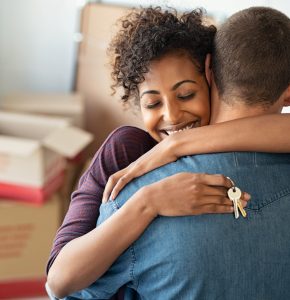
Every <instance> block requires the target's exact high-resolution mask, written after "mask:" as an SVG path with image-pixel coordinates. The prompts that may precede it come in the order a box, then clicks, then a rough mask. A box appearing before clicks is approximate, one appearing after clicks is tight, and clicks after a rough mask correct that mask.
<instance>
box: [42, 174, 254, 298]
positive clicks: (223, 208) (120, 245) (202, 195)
mask: <svg viewBox="0 0 290 300" xmlns="http://www.w3.org/2000/svg"><path fill="white" fill-rule="evenodd" d="M176 182H178V183H179V186H178V189H177V188H176ZM230 186H231V183H230V181H229V180H228V179H227V178H226V177H224V176H222V175H208V174H192V173H178V174H175V175H173V176H170V177H167V178H165V179H163V180H161V181H159V182H156V183H153V184H151V185H148V186H145V187H143V188H141V189H140V190H139V191H137V192H136V193H135V194H134V195H133V196H132V197H131V198H130V199H129V200H128V201H127V202H126V203H125V204H124V205H123V206H122V207H121V208H120V209H119V210H118V211H117V212H116V213H115V214H113V215H112V216H111V217H110V218H109V219H107V220H106V221H105V222H104V223H102V224H101V225H100V226H98V227H97V228H96V229H94V230H92V231H91V232H90V233H88V234H86V235H84V236H83V237H80V238H78V239H75V240H73V241H71V242H70V243H68V244H67V245H66V246H65V247H64V248H63V249H62V251H61V252H60V253H59V255H58V257H57V258H56V260H55V262H54V264H53V265H52V267H51V269H50V271H49V274H48V285H49V287H50V289H51V290H52V291H53V292H54V294H55V295H56V296H58V297H59V298H63V297H65V296H67V295H68V294H71V293H73V292H75V291H78V290H81V289H83V288H86V287H87V286H89V285H90V284H92V283H93V282H94V281H95V280H97V279H98V278H99V277H100V276H101V275H102V274H103V273H104V272H105V271H106V270H107V269H108V268H109V267H110V266H111V264H112V263H113V262H114V261H115V259H116V258H117V257H118V256H120V255H121V253H122V252H123V251H124V250H125V249H126V248H127V247H128V246H129V245H130V244H132V242H134V241H135V240H136V239H137V238H138V237H139V236H140V235H141V234H142V233H143V231H144V230H145V229H146V228H147V226H148V225H149V224H150V223H151V222H152V220H154V218H155V217H156V216H157V215H163V216H185V215H199V214H204V213H231V212H232V211H233V208H232V202H231V201H230V200H229V199H228V198H227V197H226V195H227V189H228V188H229V187H230ZM247 200H249V195H244V196H243V206H245V205H246V201H247Z"/></svg>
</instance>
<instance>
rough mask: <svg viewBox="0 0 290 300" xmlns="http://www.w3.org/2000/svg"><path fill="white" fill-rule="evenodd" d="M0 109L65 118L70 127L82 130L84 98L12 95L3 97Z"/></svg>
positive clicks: (50, 95)
mask: <svg viewBox="0 0 290 300" xmlns="http://www.w3.org/2000/svg"><path fill="white" fill-rule="evenodd" d="M0 109H1V110H7V111H12V112H21V113H34V114H38V115H39V114H41V115H48V116H58V117H66V118H69V119H70V122H71V124H72V125H74V126H77V127H80V128H84V114H85V113H84V109H85V107H84V98H83V96H82V95H81V94H78V93H71V94H42V93H41V94H40V93H33V94H31V93H30V94H29V93H13V94H10V95H6V96H4V97H3V98H2V99H1V101H0Z"/></svg>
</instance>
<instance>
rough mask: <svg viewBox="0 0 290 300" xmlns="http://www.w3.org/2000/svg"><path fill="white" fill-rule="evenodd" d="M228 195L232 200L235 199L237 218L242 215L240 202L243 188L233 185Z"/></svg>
mask: <svg viewBox="0 0 290 300" xmlns="http://www.w3.org/2000/svg"><path fill="white" fill-rule="evenodd" d="M228 196H229V198H230V200H232V201H233V204H234V214H235V218H236V219H237V218H238V217H239V216H240V214H239V207H238V202H239V201H240V199H241V196H242V192H241V190H240V189H239V188H238V187H236V186H233V187H231V188H230V189H229V190H228Z"/></svg>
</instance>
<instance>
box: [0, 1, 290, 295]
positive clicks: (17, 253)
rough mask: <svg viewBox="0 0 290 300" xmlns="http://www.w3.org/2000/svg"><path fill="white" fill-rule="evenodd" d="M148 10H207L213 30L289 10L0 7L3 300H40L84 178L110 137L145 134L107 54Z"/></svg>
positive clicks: (222, 5) (106, 4)
mask: <svg viewBox="0 0 290 300" xmlns="http://www.w3.org/2000/svg"><path fill="white" fill-rule="evenodd" d="M181 2H182V3H181ZM149 5H153V6H154V5H160V6H164V7H165V6H170V7H174V8H176V9H178V10H180V11H183V10H190V9H194V8H196V7H203V8H205V9H206V11H207V13H208V15H209V17H210V19H211V20H213V21H214V22H215V23H216V24H219V23H220V22H222V21H223V20H224V19H225V18H227V17H228V16H229V15H231V14H232V13H234V12H236V11H238V10H240V9H243V8H247V7H250V6H270V7H273V8H276V9H279V10H281V11H282V12H284V13H285V14H287V15H288V16H290V2H288V1H286V0H280V1H274V0H272V1H271V0H268V1H267V0H264V1H263V0H260V1H258V0H255V1H254V0H253V1H250V0H245V1H240V2H236V1H232V2H229V1H222V0H221V1H214V0H204V1H194V0H183V1H178V0H171V1H169V0H168V1H163V0H159V1H153V0H151V1H150V0H144V1H137V0H108V1H85V0H1V1H0V299H12V298H25V297H26V298H27V299H32V298H33V297H41V296H43V297H44V294H45V293H44V289H43V282H44V281H45V264H46V260H47V257H48V255H49V250H50V247H51V243H52V239H53V237H54V234H55V231H56V229H57V227H58V226H59V225H60V223H61V221H62V219H63V216H64V214H65V212H66V210H67V207H68V205H69V201H70V194H71V192H72V190H73V189H74V188H75V186H76V184H77V181H78V178H79V176H80V174H81V173H82V172H83V170H84V169H85V168H86V166H87V164H88V163H89V161H90V157H91V156H92V155H93V154H94V153H95V151H96V150H97V149H98V147H99V146H100V145H101V144H102V142H103V141H104V140H105V138H106V137H107V136H108V134H109V133H110V132H111V131H112V130H113V129H115V128H116V127H118V126H120V125H125V124H129V125H135V126H138V127H141V128H142V123H141V121H140V118H139V114H138V111H135V112H132V111H130V110H126V111H124V110H123V109H122V106H121V104H120V103H119V101H118V100H119V99H118V94H117V95H114V96H112V95H111V90H110V70H109V68H108V66H107V63H108V61H107V56H106V49H107V46H108V43H109V41H110V39H111V37H112V35H113V34H114V32H115V31H116V26H114V25H115V23H116V20H117V19H118V18H119V17H121V16H122V15H123V14H124V13H125V12H126V10H127V9H128V8H130V7H138V6H149ZM64 136H65V137H66V138H65V139H64V138H63V137H64ZM43 299H46V298H45V297H44V298H43Z"/></svg>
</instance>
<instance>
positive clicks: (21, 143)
mask: <svg viewBox="0 0 290 300" xmlns="http://www.w3.org/2000/svg"><path fill="white" fill-rule="evenodd" d="M91 141H92V135H91V134H90V133H88V132H85V131H84V130H81V129H79V128H76V127H73V126H71V125H70V123H69V121H68V120H65V119H60V118H58V119H57V118H51V117H45V116H35V115H29V114H17V113H9V112H0V183H1V184H3V185H6V187H7V186H8V187H9V185H11V186H12V187H13V186H15V185H17V186H20V187H23V188H34V189H35V188H36V189H39V188H43V187H47V186H48V185H51V182H53V181H54V180H55V178H57V177H59V174H60V173H61V172H62V171H63V170H64V168H65V158H70V159H73V158H74V157H76V156H77V155H78V154H79V153H80V152H81V151H82V150H83V149H84V148H85V147H86V146H87V145H88V144H89V143H90V142H91ZM3 191H4V189H0V197H4V196H5V197H9V191H8V192H7V188H6V192H5V193H4V194H1V192H2V193H3ZM12 192H13V193H14V191H13V190H11V193H12ZM7 193H8V194H7ZM19 196H21V195H19ZM13 197H14V198H15V195H13Z"/></svg>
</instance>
